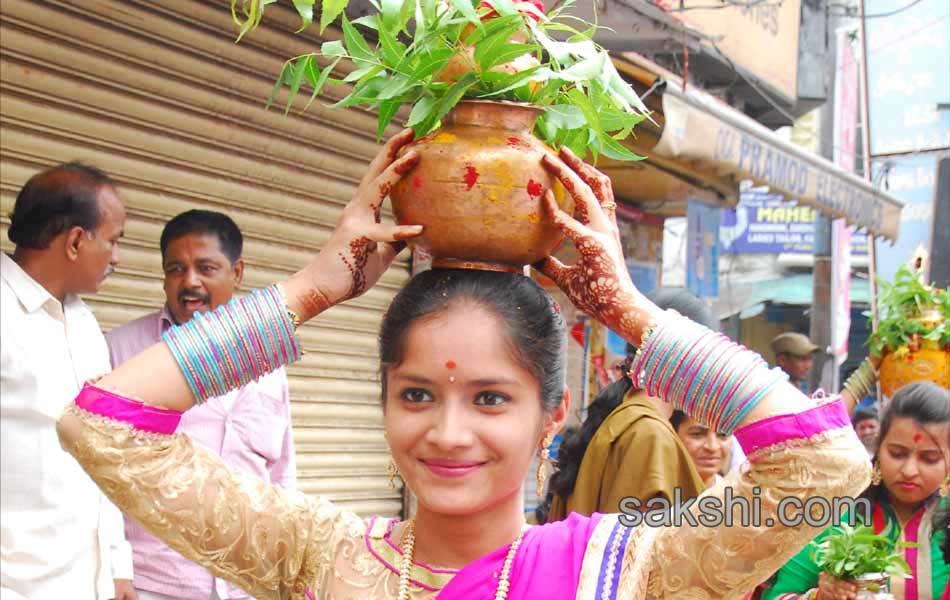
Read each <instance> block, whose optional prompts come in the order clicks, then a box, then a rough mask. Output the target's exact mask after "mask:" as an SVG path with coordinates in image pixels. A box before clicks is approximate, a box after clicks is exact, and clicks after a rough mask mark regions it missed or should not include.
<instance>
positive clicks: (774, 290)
mask: <svg viewBox="0 0 950 600" xmlns="http://www.w3.org/2000/svg"><path fill="white" fill-rule="evenodd" d="M720 290H721V293H720V296H719V298H717V299H716V300H715V306H714V310H715V312H716V314H717V315H718V316H719V318H721V319H724V318H726V317H729V316H732V315H734V314H736V313H738V314H739V316H740V318H742V319H747V318H750V317H754V316H755V315H757V314H759V313H760V312H762V310H763V309H764V308H765V304H766V303H768V302H772V303H775V304H792V305H797V306H808V305H810V304H811V303H812V298H813V296H812V275H811V273H803V274H798V275H791V276H786V277H778V278H771V279H763V280H761V281H748V282H741V283H734V282H733V283H728V278H726V279H724V280H723V281H722V282H721V284H720ZM849 296H850V298H851V305H852V306H854V305H856V304H863V305H870V304H871V287H870V285H869V284H868V280H867V279H857V278H852V279H851V288H850V294H849Z"/></svg>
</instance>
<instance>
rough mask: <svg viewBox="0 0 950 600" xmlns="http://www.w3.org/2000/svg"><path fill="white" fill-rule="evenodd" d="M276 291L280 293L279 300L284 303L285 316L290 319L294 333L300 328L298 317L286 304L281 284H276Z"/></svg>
mask: <svg viewBox="0 0 950 600" xmlns="http://www.w3.org/2000/svg"><path fill="white" fill-rule="evenodd" d="M277 291H278V292H280V298H281V300H282V301H283V302H284V310H286V311H287V316H288V317H290V322H291V323H293V325H294V331H297V329H298V328H299V327H300V315H298V314H297V313H296V312H294V311H293V310H291V308H290V306H288V304H287V294H286V293H285V292H284V286H283V284H280V283H278V284H277Z"/></svg>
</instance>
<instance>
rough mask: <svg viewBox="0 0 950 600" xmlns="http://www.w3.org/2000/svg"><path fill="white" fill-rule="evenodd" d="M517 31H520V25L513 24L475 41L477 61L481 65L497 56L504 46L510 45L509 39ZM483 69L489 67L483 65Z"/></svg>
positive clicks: (485, 69)
mask: <svg viewBox="0 0 950 600" xmlns="http://www.w3.org/2000/svg"><path fill="white" fill-rule="evenodd" d="M516 31H518V26H517V25H511V26H510V27H505V28H504V29H501V30H500V31H497V32H495V33H493V34H492V35H490V36H488V37H486V38H485V39H483V40H479V41H478V42H475V62H476V63H478V65H479V66H482V65H483V64H485V63H488V62H490V61H491V59H492V57H494V56H496V55H497V53H498V52H500V51H501V49H502V48H503V47H504V46H506V45H508V40H509V39H511V36H512V35H514V33H515V32H516ZM522 54H523V53H522ZM482 70H483V71H487V70H488V69H487V68H486V67H484V66H482Z"/></svg>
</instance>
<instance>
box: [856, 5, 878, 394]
mask: <svg viewBox="0 0 950 600" xmlns="http://www.w3.org/2000/svg"><path fill="white" fill-rule="evenodd" d="M864 2H865V0H858V11H859V12H858V36H859V37H860V38H861V69H860V71H858V77H859V79H860V82H859V83H860V86H859V87H860V93H859V94H858V96H859V98H860V102H861V125H862V127H863V129H862V131H861V155H862V170H863V171H864V178H865V179H866V180H867V181H868V182H870V183H872V184H873V182H874V178H873V176H872V174H871V120H870V119H869V118H868V117H869V114H870V110H869V108H868V36H867V29H866V28H865V18H864V15H865V14H866V12H865V6H864ZM874 246H875V241H874V233H873V232H870V231H869V232H868V279H869V281H868V285H869V286H870V290H871V327H872V328H873V329H877V259H876V254H877V251H876V249H875V247H874ZM874 387H875V392H876V396H877V397H878V398H881V399H882V403H883V397H882V396H881V386H880V383H879V382H877V383H875V386H874ZM881 408H883V406H882V407H881Z"/></svg>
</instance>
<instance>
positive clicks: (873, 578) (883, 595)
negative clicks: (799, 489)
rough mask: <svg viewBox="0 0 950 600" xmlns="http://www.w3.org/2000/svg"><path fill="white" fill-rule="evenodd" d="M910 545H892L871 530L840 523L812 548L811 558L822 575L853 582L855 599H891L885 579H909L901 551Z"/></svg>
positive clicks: (907, 568) (908, 568)
mask: <svg viewBox="0 0 950 600" xmlns="http://www.w3.org/2000/svg"><path fill="white" fill-rule="evenodd" d="M912 546H914V544H909V543H906V542H898V543H896V544H895V543H893V542H891V540H889V539H888V538H887V537H885V536H883V535H879V534H876V533H874V529H873V528H871V527H867V526H863V525H860V526H856V527H852V526H850V525H848V524H847V523H842V524H841V526H840V527H838V528H835V529H832V530H831V531H830V532H829V534H828V536H827V537H826V538H825V539H824V540H822V541H821V542H820V543H818V544H816V545H815V547H814V549H813V550H812V554H813V556H812V558H813V560H814V561H815V564H816V565H818V568H819V569H821V570H822V572H824V573H827V574H828V575H831V576H832V577H834V578H835V579H843V580H848V581H851V582H853V583H855V585H856V586H857V588H858V593H857V599H858V600H893V598H894V596H892V595H891V594H890V592H889V591H888V590H889V585H888V582H889V578H890V577H902V578H906V577H909V576H910V574H911V570H910V566H908V564H907V562H906V561H905V560H904V558H903V550H904V548H907V547H912Z"/></svg>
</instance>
